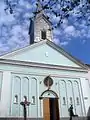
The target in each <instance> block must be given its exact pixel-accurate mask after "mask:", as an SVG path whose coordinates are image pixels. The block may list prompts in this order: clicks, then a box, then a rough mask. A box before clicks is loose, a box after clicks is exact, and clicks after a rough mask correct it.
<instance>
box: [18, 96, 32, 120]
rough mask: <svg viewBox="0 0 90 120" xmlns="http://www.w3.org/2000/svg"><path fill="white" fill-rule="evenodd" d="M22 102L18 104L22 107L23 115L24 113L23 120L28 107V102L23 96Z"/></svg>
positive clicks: (25, 117)
mask: <svg viewBox="0 0 90 120" xmlns="http://www.w3.org/2000/svg"><path fill="white" fill-rule="evenodd" d="M24 99H25V100H24V101H22V102H20V104H21V105H22V106H23V113H24V120H26V119H27V108H26V106H29V105H30V102H29V101H27V97H26V96H24Z"/></svg>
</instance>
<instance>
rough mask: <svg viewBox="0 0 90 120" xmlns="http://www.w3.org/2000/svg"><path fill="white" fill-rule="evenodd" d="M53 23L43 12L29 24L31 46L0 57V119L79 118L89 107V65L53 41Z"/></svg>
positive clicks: (48, 119)
mask: <svg viewBox="0 0 90 120" xmlns="http://www.w3.org/2000/svg"><path fill="white" fill-rule="evenodd" d="M51 27H52V25H51V23H50V21H49V20H48V19H47V17H46V16H45V14H44V13H43V12H41V13H40V14H38V15H37V16H36V17H35V19H34V20H31V23H30V29H29V34H30V45H29V46H27V47H24V48H22V49H19V50H16V51H13V52H11V53H8V54H5V55H3V56H1V57H0V119H2V120H3V119H4V120H5V119H8V120H12V119H13V120H14V119H15V120H16V119H17V118H18V119H20V120H21V119H23V106H22V105H21V104H20V103H21V102H23V101H24V100H25V98H26V99H27V101H28V102H29V103H30V104H29V105H28V106H26V109H27V118H28V119H29V118H30V120H68V119H69V111H68V109H69V107H70V105H73V112H74V114H76V115H78V117H79V120H82V118H84V117H86V116H87V112H88V109H89V107H90V81H89V79H88V77H87V74H88V66H86V65H85V64H83V63H82V62H80V61H79V60H77V59H76V58H74V57H73V56H71V55H70V54H69V53H67V52H66V51H65V50H64V49H62V48H61V47H59V46H57V45H56V44H55V43H53V35H52V29H51Z"/></svg>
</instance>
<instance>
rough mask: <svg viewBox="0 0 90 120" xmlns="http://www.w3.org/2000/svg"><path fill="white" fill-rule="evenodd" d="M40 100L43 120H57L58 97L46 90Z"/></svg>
mask: <svg viewBox="0 0 90 120" xmlns="http://www.w3.org/2000/svg"><path fill="white" fill-rule="evenodd" d="M40 99H41V100H43V117H44V119H43V120H59V119H60V118H59V104H58V95H57V94H56V93H55V92H54V91H52V90H46V91H44V92H43V93H42V94H41V96H40Z"/></svg>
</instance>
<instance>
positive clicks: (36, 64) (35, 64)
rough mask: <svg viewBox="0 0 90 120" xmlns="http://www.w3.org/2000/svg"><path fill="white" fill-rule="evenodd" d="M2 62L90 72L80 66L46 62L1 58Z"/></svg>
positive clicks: (0, 62)
mask: <svg viewBox="0 0 90 120" xmlns="http://www.w3.org/2000/svg"><path fill="white" fill-rule="evenodd" d="M0 64H10V65H19V66H27V67H38V68H46V69H57V70H68V71H77V72H88V69H84V68H78V67H69V66H60V65H51V64H44V63H36V62H25V61H17V60H8V59H0Z"/></svg>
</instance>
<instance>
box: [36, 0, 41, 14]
mask: <svg viewBox="0 0 90 120" xmlns="http://www.w3.org/2000/svg"><path fill="white" fill-rule="evenodd" d="M36 11H37V13H39V14H43V7H42V4H41V2H40V0H37V10H36Z"/></svg>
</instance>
